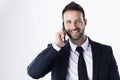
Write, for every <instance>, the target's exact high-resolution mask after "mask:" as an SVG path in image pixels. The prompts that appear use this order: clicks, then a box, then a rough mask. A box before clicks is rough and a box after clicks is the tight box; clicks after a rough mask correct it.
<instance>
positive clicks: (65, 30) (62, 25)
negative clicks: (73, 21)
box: [62, 22, 66, 42]
mask: <svg viewBox="0 0 120 80" xmlns="http://www.w3.org/2000/svg"><path fill="white" fill-rule="evenodd" d="M62 27H63V29H64V30H65V26H64V22H63V23H62ZM65 31H66V30H65ZM64 42H66V37H65V36H64Z"/></svg>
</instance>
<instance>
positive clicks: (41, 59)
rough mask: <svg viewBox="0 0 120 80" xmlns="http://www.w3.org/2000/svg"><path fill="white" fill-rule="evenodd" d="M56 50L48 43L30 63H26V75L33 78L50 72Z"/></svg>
mask: <svg viewBox="0 0 120 80" xmlns="http://www.w3.org/2000/svg"><path fill="white" fill-rule="evenodd" d="M57 55H58V52H57V51H56V50H55V49H54V48H53V46H52V45H51V44H50V45H49V46H48V47H47V48H46V49H45V50H43V51H42V52H41V53H40V54H39V55H38V56H37V57H36V58H35V59H34V60H33V61H32V63H31V64H30V65H28V68H27V71H28V75H29V76H31V77H32V78H34V79H39V78H41V77H43V76H44V75H46V74H47V73H48V72H50V70H51V67H52V65H53V64H52V63H53V62H54V61H55V58H56V57H57Z"/></svg>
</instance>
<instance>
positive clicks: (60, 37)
mask: <svg viewBox="0 0 120 80" xmlns="http://www.w3.org/2000/svg"><path fill="white" fill-rule="evenodd" d="M65 36H66V31H65V30H63V29H62V30H60V31H59V32H57V33H56V36H55V42H54V43H55V44H56V45H57V46H58V47H60V48H61V47H63V46H65V42H64V40H63V39H64V37H65Z"/></svg>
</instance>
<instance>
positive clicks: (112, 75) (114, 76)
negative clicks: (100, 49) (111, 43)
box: [108, 47, 120, 80]
mask: <svg viewBox="0 0 120 80" xmlns="http://www.w3.org/2000/svg"><path fill="white" fill-rule="evenodd" d="M109 50H110V52H111V54H110V68H109V77H108V80H120V75H119V72H118V66H117V63H116V60H115V57H114V55H113V51H112V48H111V47H110V49H109Z"/></svg>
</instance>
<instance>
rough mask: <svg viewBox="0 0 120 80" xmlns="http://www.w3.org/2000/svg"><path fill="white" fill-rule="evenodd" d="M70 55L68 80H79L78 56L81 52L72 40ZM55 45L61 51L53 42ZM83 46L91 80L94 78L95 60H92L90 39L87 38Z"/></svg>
mask: <svg viewBox="0 0 120 80" xmlns="http://www.w3.org/2000/svg"><path fill="white" fill-rule="evenodd" d="M69 43H70V47H71V51H70V57H69V64H68V70H67V76H66V80H78V58H79V53H78V52H77V51H76V48H77V45H75V44H73V43H72V42H71V41H70V40H69ZM53 47H54V48H55V49H56V50H57V51H59V50H60V48H59V47H57V46H56V45H55V44H53ZM81 47H82V48H83V49H84V51H83V55H84V59H85V63H86V68H87V73H88V78H89V80H92V78H93V61H92V50H91V45H90V43H89V40H88V38H87V40H86V41H85V42H84V43H83V44H82V45H81Z"/></svg>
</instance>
